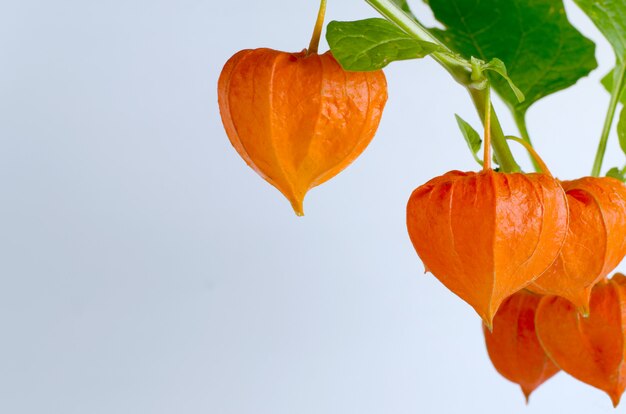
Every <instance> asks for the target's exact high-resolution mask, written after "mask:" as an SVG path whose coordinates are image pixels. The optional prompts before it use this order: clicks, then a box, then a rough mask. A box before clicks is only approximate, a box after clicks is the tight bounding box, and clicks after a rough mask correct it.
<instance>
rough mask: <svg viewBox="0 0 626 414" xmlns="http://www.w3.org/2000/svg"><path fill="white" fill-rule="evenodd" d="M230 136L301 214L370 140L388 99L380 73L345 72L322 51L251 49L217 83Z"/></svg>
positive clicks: (232, 61)
mask: <svg viewBox="0 0 626 414" xmlns="http://www.w3.org/2000/svg"><path fill="white" fill-rule="evenodd" d="M218 101H219V107H220V114H221V116H222V122H223V124H224V127H225V129H226V133H227V134H228V137H229V139H230V141H231V143H232V145H233V146H234V147H235V149H236V150H237V152H238V153H239V155H240V156H241V157H242V158H243V159H244V160H245V161H246V163H247V164H248V165H249V166H250V167H252V168H253V169H254V170H255V171H256V172H257V173H258V174H259V175H261V177H263V178H264V179H265V180H267V181H268V182H269V183H270V184H272V185H273V186H274V187H276V188H277V189H278V190H280V191H281V192H282V193H283V194H284V195H285V197H287V198H288V199H289V201H290V202H291V204H292V207H293V209H294V210H295V212H296V213H297V214H299V215H302V214H303V206H302V203H303V200H304V197H305V195H306V193H307V191H308V190H309V189H311V188H313V187H315V186H317V185H320V184H322V183H323V182H325V181H327V180H329V179H330V178H332V177H334V176H335V175H337V174H338V173H339V172H341V171H342V170H343V169H344V168H346V167H347V166H348V165H349V164H350V163H351V162H352V161H354V159H355V158H356V157H358V156H359V155H360V154H361V153H362V152H363V150H365V148H366V147H367V145H368V144H369V143H370V141H371V140H372V138H373V137H374V134H375V132H376V129H377V128H378V124H379V122H380V118H381V115H382V112H383V108H384V106H385V103H386V101H387V82H386V79H385V75H384V74H383V72H382V71H376V72H347V71H345V70H343V69H342V68H341V66H339V64H338V63H337V61H336V60H335V59H334V58H333V56H332V55H331V54H330V52H327V53H325V54H322V55H317V54H311V55H309V56H306V54H305V53H304V52H300V53H287V52H280V51H277V50H272V49H253V50H252V49H248V50H242V51H240V52H238V53H237V54H235V55H234V56H233V57H232V58H230V60H229V61H228V62H227V63H226V65H225V66H224V69H223V70H222V73H221V75H220V78H219V81H218Z"/></svg>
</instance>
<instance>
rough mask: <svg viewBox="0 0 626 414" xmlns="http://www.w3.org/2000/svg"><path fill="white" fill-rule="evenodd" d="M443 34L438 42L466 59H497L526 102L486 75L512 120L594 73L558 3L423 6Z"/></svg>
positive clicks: (456, 1)
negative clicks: (510, 109) (433, 16)
mask: <svg viewBox="0 0 626 414" xmlns="http://www.w3.org/2000/svg"><path fill="white" fill-rule="evenodd" d="M427 2H428V3H429V5H430V7H431V9H432V10H433V12H434V14H435V17H436V18H437V20H439V21H440V22H441V23H443V24H444V26H446V28H447V30H438V29H432V32H433V34H435V35H436V36H437V37H438V38H439V39H441V40H442V41H443V42H444V43H445V44H446V45H448V46H449V47H451V48H452V49H453V50H455V51H456V52H458V53H460V54H461V55H463V56H464V57H465V58H467V59H469V58H470V57H472V56H475V57H478V58H480V59H482V60H484V61H487V62H488V61H491V60H492V59H493V58H498V59H501V60H502V61H503V62H504V64H505V65H506V67H507V69H508V75H509V76H510V78H511V80H512V81H513V83H514V84H515V85H516V86H517V87H518V88H519V89H520V90H521V92H523V94H524V95H525V97H526V99H525V100H524V102H519V101H518V99H517V97H516V96H515V93H514V92H513V91H512V90H511V89H510V87H509V84H508V81H507V80H505V79H503V78H500V77H499V76H497V75H495V74H491V75H489V77H490V79H491V81H492V84H493V87H494V89H495V90H496V92H497V93H498V94H499V95H500V96H502V98H503V99H504V100H505V102H506V103H507V104H508V105H509V106H510V107H511V108H512V110H513V111H514V112H516V113H518V114H522V115H523V114H525V112H526V111H527V110H528V108H529V107H530V106H531V105H532V104H533V103H535V102H537V101H538V100H540V99H541V98H543V97H545V96H547V95H550V94H552V93H554V92H557V91H560V90H562V89H565V88H567V87H569V86H571V85H573V84H575V83H576V82H577V81H578V79H580V78H582V77H583V76H586V75H588V74H589V72H591V71H592V70H593V69H595V68H596V67H597V63H596V60H595V57H594V53H595V45H594V43H593V42H592V41H590V40H589V39H587V38H585V37H584V36H583V35H582V34H580V32H578V30H576V29H575V28H574V27H573V26H572V25H571V24H570V23H569V21H568V19H567V16H566V15H565V9H564V7H563V3H562V0H427Z"/></svg>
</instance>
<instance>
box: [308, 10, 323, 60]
mask: <svg viewBox="0 0 626 414" xmlns="http://www.w3.org/2000/svg"><path fill="white" fill-rule="evenodd" d="M325 15H326V0H321V1H320V8H319V11H318V12H317V20H316V21H315V27H314V28H313V36H311V42H310V43H309V48H308V49H307V52H306V54H307V56H308V55H311V54H316V53H317V49H318V48H319V46H320V38H321V37H322V29H323V28H324V16H325Z"/></svg>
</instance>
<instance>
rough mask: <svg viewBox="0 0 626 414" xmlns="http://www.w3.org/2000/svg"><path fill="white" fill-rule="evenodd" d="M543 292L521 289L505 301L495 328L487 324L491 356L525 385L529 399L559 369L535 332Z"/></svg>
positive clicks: (510, 377) (498, 367) (503, 372)
mask: <svg viewBox="0 0 626 414" xmlns="http://www.w3.org/2000/svg"><path fill="white" fill-rule="evenodd" d="M541 298H542V296H540V295H536V294H534V293H531V292H529V291H527V290H521V291H519V292H517V293H516V294H514V295H513V296H511V297H509V298H508V299H506V300H505V301H504V302H502V305H501V306H500V309H499V310H498V313H496V316H495V317H494V318H493V331H491V332H490V331H489V330H488V329H487V327H486V326H485V325H483V331H484V334H485V343H486V344H487V352H488V353H489V358H490V359H491V362H492V363H493V366H494V367H495V368H496V370H497V371H498V372H499V373H500V374H501V375H502V376H503V377H504V378H506V379H508V380H510V381H513V382H514V383H516V384H518V385H519V386H520V387H521V388H522V392H523V393H524V396H525V397H526V402H528V398H529V397H530V394H531V393H532V392H533V391H534V390H535V389H537V387H539V386H540V385H541V384H543V383H544V382H545V381H547V380H548V379H550V378H551V377H552V376H553V375H554V374H556V373H557V372H559V368H558V367H557V366H556V365H554V363H552V361H551V360H550V358H548V356H547V355H546V353H545V352H544V351H543V348H542V347H541V344H540V343H539V340H538V339H537V334H536V333H535V310H536V309H537V305H539V301H541Z"/></svg>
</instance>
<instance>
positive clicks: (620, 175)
mask: <svg viewBox="0 0 626 414" xmlns="http://www.w3.org/2000/svg"><path fill="white" fill-rule="evenodd" d="M606 176H607V177H612V178H616V179H618V180H620V181H621V182H626V174H624V170H620V169H619V168H618V167H613V168H611V169H610V170H609V171H608V172H607V173H606Z"/></svg>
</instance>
